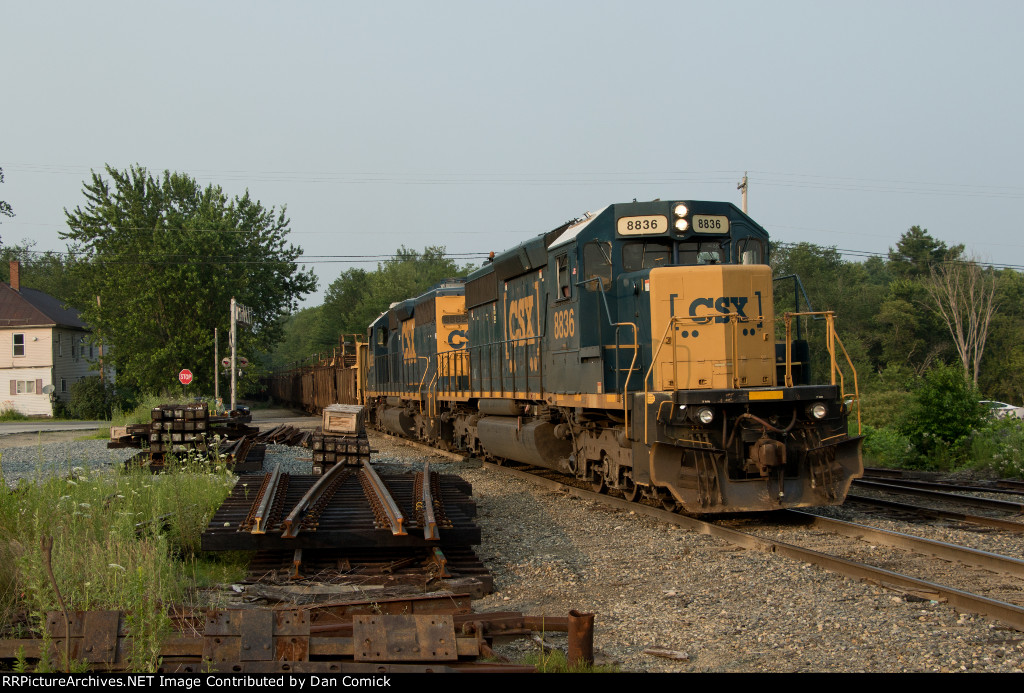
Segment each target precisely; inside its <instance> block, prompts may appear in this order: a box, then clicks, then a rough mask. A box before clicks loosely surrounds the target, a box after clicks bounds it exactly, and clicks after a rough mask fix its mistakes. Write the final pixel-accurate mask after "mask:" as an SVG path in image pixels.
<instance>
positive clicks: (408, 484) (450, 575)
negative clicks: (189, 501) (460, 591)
mask: <svg viewBox="0 0 1024 693" xmlns="http://www.w3.org/2000/svg"><path fill="white" fill-rule="evenodd" d="M471 493H472V488H471V487H470V485H469V484H467V483H466V482H464V481H463V480H462V479H460V478H459V477H457V476H453V475H451V474H437V473H436V472H434V471H432V470H431V469H430V467H429V464H424V465H423V468H422V469H421V470H418V471H412V472H403V473H384V472H378V470H377V469H375V468H374V465H371V464H370V463H369V462H368V461H365V460H364V461H362V462H361V463H360V464H357V465H353V464H335V465H333V466H331V467H330V468H328V470H327V471H326V472H325V473H324V474H322V475H296V474H287V473H284V472H282V470H281V465H277V466H276V467H275V468H274V470H273V471H271V472H269V473H267V474H249V475H243V476H241V477H239V479H238V481H237V482H236V484H235V487H234V489H232V492H231V495H230V496H229V497H228V498H227V500H226V501H225V502H224V503H223V504H222V505H221V507H220V508H218V510H217V512H216V513H215V514H214V516H213V518H212V519H211V520H210V523H209V524H208V525H207V528H206V531H205V532H203V535H202V548H203V550H206V551H222V550H249V551H256V552H258V553H257V554H256V556H255V558H254V559H253V561H252V562H251V564H250V567H249V579H250V581H252V582H271V583H275V582H282V581H283V582H289V581H294V580H300V579H305V578H315V579H316V580H318V581H326V582H332V583H339V582H347V583H351V584H366V582H367V581H368V580H370V581H374V582H375V583H377V582H380V583H381V584H384V583H385V582H386V584H387V585H389V586H392V587H397V586H399V585H403V584H406V585H417V584H418V585H420V586H421V587H422V585H425V584H427V583H432V582H434V581H436V580H441V579H444V580H447V581H449V582H453V581H454V582H459V583H460V584H463V583H467V584H468V589H470V591H472V592H474V593H477V594H484V593H487V592H489V591H490V589H491V586H492V583H491V578H490V575H489V573H488V572H487V570H486V568H484V567H483V565H482V564H481V563H480V561H479V560H478V559H477V558H476V555H475V554H474V553H473V551H472V549H471V548H470V547H471V546H473V545H476V544H479V543H480V528H479V527H478V526H477V524H476V522H475V520H474V517H475V515H476V504H475V501H474V500H473V499H472V497H471ZM382 576H386V578H387V579H386V580H383V577H382ZM377 578H381V579H377ZM382 580H383V582H382Z"/></svg>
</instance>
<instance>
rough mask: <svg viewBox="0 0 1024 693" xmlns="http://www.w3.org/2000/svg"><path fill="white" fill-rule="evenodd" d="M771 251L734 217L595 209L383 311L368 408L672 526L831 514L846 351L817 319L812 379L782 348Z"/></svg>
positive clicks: (394, 425)
mask: <svg viewBox="0 0 1024 693" xmlns="http://www.w3.org/2000/svg"><path fill="white" fill-rule="evenodd" d="M769 250H770V247H769V239H768V234H767V232H766V231H765V230H764V229H763V228H761V226H759V225H758V224H757V223H755V222H754V221H753V220H752V219H751V218H750V217H748V216H747V215H746V214H744V213H743V212H741V211H740V210H739V209H737V208H736V207H735V206H734V205H732V204H729V203H724V202H702V201H695V200H686V201H683V200H680V201H671V202H666V201H660V200H655V201H653V202H633V203H626V204H613V205H609V206H608V207H605V208H604V209H602V210H600V211H599V212H596V213H593V214H588V215H586V216H585V217H583V218H581V219H576V220H574V221H572V222H569V223H567V224H564V225H562V226H560V227H558V228H556V229H554V230H553V231H550V232H548V233H545V234H541V235H539V236H537V237H535V238H533V239H532V240H529V241H527V242H525V243H522V244H521V245H519V246H517V247H515V248H512V249H510V250H508V251H506V252H504V253H501V254H499V255H496V256H495V257H493V258H492V259H491V260H490V261H488V262H487V263H485V264H484V266H483V267H482V268H480V269H478V270H476V271H474V272H473V273H472V274H470V275H469V277H467V278H465V279H453V280H449V281H445V282H442V283H441V284H440V285H438V286H436V287H435V288H433V289H431V290H430V291H428V292H427V293H425V294H423V295H422V296H418V297H415V298H410V299H408V300H406V301H403V302H400V303H396V304H394V305H393V306H392V307H391V308H390V309H389V310H388V311H387V312H385V313H384V314H382V315H381V316H380V318H378V319H377V320H376V321H375V322H374V323H373V324H372V325H370V327H369V331H368V335H367V338H368V343H367V344H366V345H365V351H364V352H363V353H362V355H361V359H360V363H361V365H360V370H361V376H362V377H361V380H362V381H363V383H364V386H363V394H364V399H365V403H366V404H367V405H368V407H369V409H370V413H371V416H372V420H373V421H374V422H375V423H376V425H377V426H378V427H380V428H381V429H383V430H387V431H390V432H392V433H395V434H398V435H402V436H406V437H410V438H414V439H417V440H420V441H423V442H426V443H430V444H432V445H435V446H438V447H442V448H445V449H450V450H458V451H465V452H467V453H473V454H477V455H481V456H485V457H488V458H492V459H497V460H506V459H507V460H517V461H520V462H524V463H529V464H533V465H539V466H542V467H548V468H552V469H557V470H560V471H563V472H565V473H568V474H572V475H575V476H577V477H580V478H586V479H588V480H589V481H590V483H591V484H592V486H593V488H594V489H595V490H599V491H604V490H607V489H609V488H612V489H617V490H618V491H620V492H621V493H622V494H623V495H625V497H627V498H631V499H634V500H635V499H637V498H640V497H641V496H643V497H647V498H652V499H656V500H658V501H660V502H662V503H663V504H664V505H665V506H666V507H672V508H677V509H680V510H682V511H684V512H689V513H716V512H734V511H755V510H773V509H777V508H786V507H800V506H812V505H827V504H836V503H841V502H842V501H843V499H844V497H845V496H846V493H847V491H848V489H849V486H850V483H851V481H852V480H853V479H854V478H856V477H858V476H860V475H861V474H862V472H863V467H862V461H861V439H860V437H859V436H851V435H849V433H848V423H847V420H848V417H849V414H850V412H849V411H848V406H847V404H846V401H847V397H854V396H855V393H850V394H847V393H844V392H843V391H842V390H843V388H844V383H845V382H847V381H848V380H849V379H847V380H844V379H843V378H842V377H841V373H842V371H841V369H840V368H839V364H838V363H837V359H836V346H837V345H839V346H840V347H841V343H840V342H838V338H837V337H836V336H835V332H834V328H833V320H832V319H831V315H828V316H827V318H828V319H827V333H828V334H827V335H826V344H827V345H828V349H829V351H830V365H831V373H830V374H828V375H829V377H827V378H825V380H826V381H827V382H825V383H823V384H812V383H811V382H809V369H808V367H807V360H808V359H807V353H808V348H807V345H806V342H803V341H802V340H796V339H792V338H791V337H790V335H789V333H788V330H787V331H786V337H785V338H784V339H780V340H777V339H776V319H775V313H774V301H773V281H772V274H771V269H770V268H769V266H768V254H769ZM789 323H790V320H789V319H787V320H786V324H787V326H788V325H789ZM779 332H780V335H781V332H782V328H781V327H780V328H779ZM837 374H838V375H839V377H837ZM854 389H855V387H854Z"/></svg>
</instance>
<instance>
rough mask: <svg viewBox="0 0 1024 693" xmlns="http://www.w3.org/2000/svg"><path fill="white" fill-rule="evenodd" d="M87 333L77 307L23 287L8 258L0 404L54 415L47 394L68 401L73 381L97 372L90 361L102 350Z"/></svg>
mask: <svg viewBox="0 0 1024 693" xmlns="http://www.w3.org/2000/svg"><path fill="white" fill-rule="evenodd" d="M88 336H89V329H88V327H86V325H85V323H83V322H82V320H81V318H80V317H79V315H78V311H76V310H74V309H71V308H64V307H63V306H62V305H61V302H60V301H58V300H57V299H55V298H54V297H53V296H50V295H48V294H45V293H43V292H42V291H36V290H35V289H27V288H23V287H22V286H21V281H20V266H19V265H18V262H17V261H13V262H11V282H10V284H4V283H3V282H0V410H6V409H14V410H16V411H19V412H21V413H23V414H29V415H44V416H53V401H52V400H51V395H52V397H53V399H54V400H56V399H60V400H62V401H63V402H65V403H67V402H68V401H69V400H70V397H71V395H70V390H71V384H72V383H74V382H76V381H78V380H81V379H82V378H85V377H87V376H91V375H98V373H97V372H96V371H95V370H93V368H92V364H93V363H95V362H96V361H98V360H99V356H100V354H99V353H98V349H97V347H95V346H93V345H91V344H87V343H86V342H87V338H88ZM4 380H6V381H7V382H8V383H9V389H6V388H5V387H4V385H3V381H4ZM8 393H9V394H8Z"/></svg>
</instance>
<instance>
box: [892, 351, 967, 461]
mask: <svg viewBox="0 0 1024 693" xmlns="http://www.w3.org/2000/svg"><path fill="white" fill-rule="evenodd" d="M980 399H981V397H980V395H979V393H978V390H977V388H976V387H975V386H974V383H972V382H971V381H969V380H968V379H967V378H966V377H965V376H964V372H963V369H962V368H960V367H958V366H939V367H938V368H934V369H932V370H930V371H928V372H927V373H926V374H925V375H924V377H923V378H922V380H921V383H920V384H919V386H918V388H917V390H916V391H915V392H914V397H913V401H912V404H911V408H910V411H909V412H908V413H907V416H906V418H905V419H904V421H903V423H902V425H901V427H900V428H901V430H900V432H901V433H902V434H903V435H905V436H907V438H908V439H909V440H910V442H911V443H912V444H913V445H914V447H915V448H916V449H917V451H918V452H919V453H920V454H921V460H920V463H921V465H922V466H938V467H943V466H946V465H953V464H957V463H960V462H963V461H964V460H965V459H966V457H967V453H968V452H969V450H970V445H971V435H972V433H973V432H974V431H975V430H976V429H978V428H981V427H982V425H983V424H984V422H985V413H984V409H983V407H982V406H981V405H980V404H979V403H978V401H979V400H980Z"/></svg>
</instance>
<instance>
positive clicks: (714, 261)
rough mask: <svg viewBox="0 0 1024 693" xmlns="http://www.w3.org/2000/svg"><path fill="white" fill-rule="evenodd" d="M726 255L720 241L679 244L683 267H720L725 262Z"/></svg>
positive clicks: (680, 262) (680, 260)
mask: <svg viewBox="0 0 1024 693" xmlns="http://www.w3.org/2000/svg"><path fill="white" fill-rule="evenodd" d="M724 255H725V254H724V253H723V252H722V244H721V243H719V242H718V241H705V242H703V243H680V244H679V264H681V265H720V264H722V263H723V262H724V261H725V258H724Z"/></svg>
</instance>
